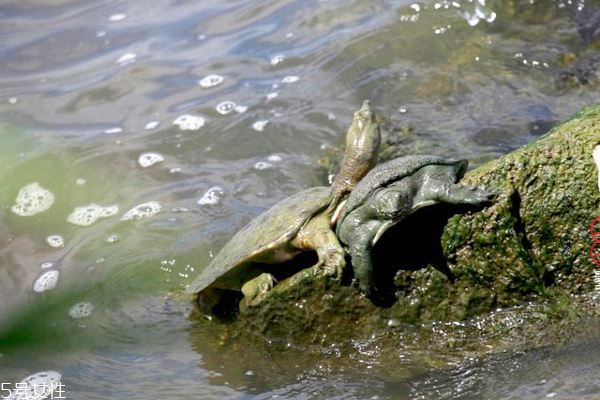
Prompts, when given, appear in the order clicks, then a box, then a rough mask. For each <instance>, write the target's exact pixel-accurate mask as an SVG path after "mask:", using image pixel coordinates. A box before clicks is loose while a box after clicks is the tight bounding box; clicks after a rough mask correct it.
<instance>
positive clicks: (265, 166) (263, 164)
mask: <svg viewBox="0 0 600 400" xmlns="http://www.w3.org/2000/svg"><path fill="white" fill-rule="evenodd" d="M269 168H273V164H271V163H270V162H266V161H258V162H257V163H256V164H254V169H257V170H259V171H262V170H263V169H269Z"/></svg>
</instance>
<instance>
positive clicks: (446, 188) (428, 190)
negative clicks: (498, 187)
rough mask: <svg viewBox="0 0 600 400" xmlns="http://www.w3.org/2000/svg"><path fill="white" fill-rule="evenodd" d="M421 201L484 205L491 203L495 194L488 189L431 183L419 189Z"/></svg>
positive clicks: (457, 184) (456, 184)
mask: <svg viewBox="0 0 600 400" xmlns="http://www.w3.org/2000/svg"><path fill="white" fill-rule="evenodd" d="M419 194H420V196H421V198H422V199H427V200H434V201H440V202H444V203H450V204H472V205H476V206H478V205H484V204H490V203H492V202H493V200H494V198H495V197H496V194H495V193H494V192H492V191H490V190H488V189H485V188H481V187H475V186H468V185H461V184H459V183H443V184H440V183H437V184H436V183H435V182H431V183H430V184H429V185H425V186H424V187H423V188H421V191H420V193H419Z"/></svg>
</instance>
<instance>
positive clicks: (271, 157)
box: [267, 154, 281, 162]
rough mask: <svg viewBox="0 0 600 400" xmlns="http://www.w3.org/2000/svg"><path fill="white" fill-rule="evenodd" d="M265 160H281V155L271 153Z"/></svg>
mask: <svg viewBox="0 0 600 400" xmlns="http://www.w3.org/2000/svg"><path fill="white" fill-rule="evenodd" d="M267 160H269V161H271V162H279V161H281V156H278V155H277V154H271V155H270V156H269V157H267Z"/></svg>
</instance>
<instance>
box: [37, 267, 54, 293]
mask: <svg viewBox="0 0 600 400" xmlns="http://www.w3.org/2000/svg"><path fill="white" fill-rule="evenodd" d="M58 276H59V272H58V271H57V270H55V269H53V270H50V271H46V272H44V273H43V274H41V275H40V276H39V277H38V278H37V279H36V280H35V282H34V284H33V291H34V292H37V293H42V292H45V291H46V290H50V289H54V288H55V287H56V283H57V282H58Z"/></svg>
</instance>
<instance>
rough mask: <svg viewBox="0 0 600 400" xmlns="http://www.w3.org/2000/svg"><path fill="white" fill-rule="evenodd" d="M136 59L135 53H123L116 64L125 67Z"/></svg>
mask: <svg viewBox="0 0 600 400" xmlns="http://www.w3.org/2000/svg"><path fill="white" fill-rule="evenodd" d="M136 59H137V54H135V53H125V54H123V55H122V56H121V57H119V59H118V60H117V64H119V65H127V64H131V63H133V62H135V61H136Z"/></svg>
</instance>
